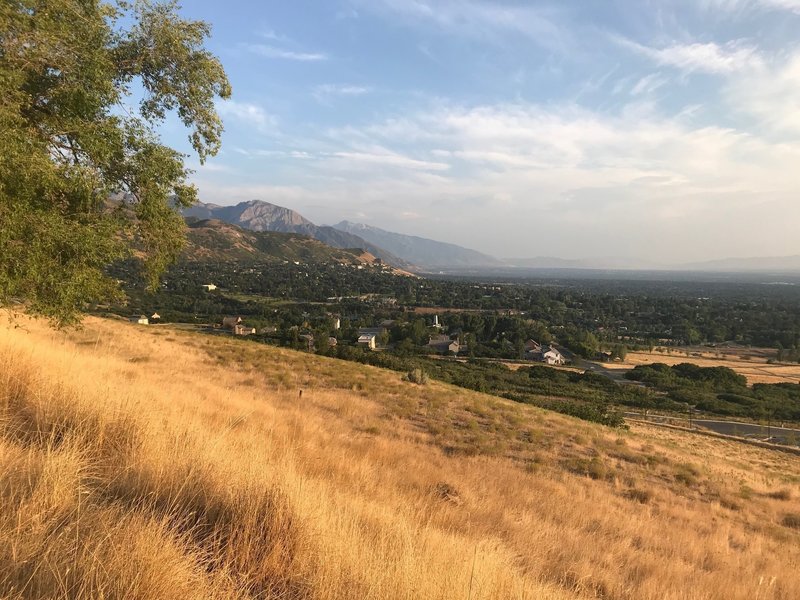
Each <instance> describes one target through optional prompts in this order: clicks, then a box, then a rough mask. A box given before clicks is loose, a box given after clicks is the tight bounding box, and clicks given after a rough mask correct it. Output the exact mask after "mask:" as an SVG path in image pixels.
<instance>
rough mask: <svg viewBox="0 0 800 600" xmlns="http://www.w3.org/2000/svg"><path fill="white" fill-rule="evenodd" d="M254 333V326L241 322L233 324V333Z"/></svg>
mask: <svg viewBox="0 0 800 600" xmlns="http://www.w3.org/2000/svg"><path fill="white" fill-rule="evenodd" d="M255 333H257V332H256V328H255V327H248V326H247V325H242V324H241V323H237V324H236V325H234V326H233V335H254V334H255Z"/></svg>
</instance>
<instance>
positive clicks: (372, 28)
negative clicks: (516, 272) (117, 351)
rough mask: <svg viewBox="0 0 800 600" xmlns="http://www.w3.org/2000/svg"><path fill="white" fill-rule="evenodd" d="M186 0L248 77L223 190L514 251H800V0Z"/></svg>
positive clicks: (697, 255)
mask: <svg viewBox="0 0 800 600" xmlns="http://www.w3.org/2000/svg"><path fill="white" fill-rule="evenodd" d="M183 4H184V6H183V8H182V13H183V14H184V15H185V16H187V17H191V18H196V19H202V20H205V21H207V22H209V23H210V24H211V25H212V28H213V30H212V37H211V39H210V40H209V41H208V47H209V48H210V49H211V50H212V51H213V52H214V53H215V54H216V55H217V56H219V58H220V59H221V60H222V63H223V65H224V66H225V69H226V71H227V73H228V75H229V77H230V80H231V83H232V85H233V97H232V99H231V100H229V101H226V102H220V103H219V104H218V110H219V112H220V114H221V115H222V117H223V120H224V123H225V135H224V137H223V147H222V150H221V152H220V153H219V154H218V156H216V157H215V158H213V159H211V160H209V161H208V162H207V163H206V164H205V165H202V166H201V165H199V164H198V163H197V161H196V159H195V158H190V159H189V161H188V164H189V166H191V167H192V168H194V169H195V173H194V175H193V176H192V180H193V181H194V182H195V183H196V184H197V186H198V187H199V190H200V197H201V200H203V201H205V202H214V203H217V204H224V205H227V204H235V203H237V202H241V201H243V200H251V199H261V200H265V201H268V202H272V203H275V204H279V205H282V206H286V207H288V208H291V209H294V210H297V211H299V212H300V213H301V214H303V215H304V216H305V217H307V218H309V219H311V220H312V221H314V222H315V223H318V224H333V223H336V222H338V221H340V220H343V219H347V220H350V221H355V222H361V223H366V224H369V225H374V226H377V227H381V228H383V229H388V230H391V231H397V232H400V233H406V234H413V235H421V236H424V237H429V238H433V239H437V240H441V241H446V242H452V243H457V244H460V245H463V246H467V247H470V248H474V249H476V250H480V251H482V252H486V253H488V254H491V255H494V256H498V257H506V258H507V257H534V256H558V257H562V258H581V257H598V256H602V257H611V256H613V257H626V258H635V259H640V260H646V261H655V262H661V263H664V262H667V263H675V262H685V261H694V260H707V259H714V258H722V257H729V256H781V255H792V254H800V235H798V231H799V230H800V35H798V32H800V0H604V1H597V0H584V1H577V0H574V1H566V0H562V1H558V2H555V1H554V2H546V1H542V2H539V1H535V0H529V1H526V2H523V1H520V0H494V1H490V0H292V1H291V2H287V1H285V0H228V1H227V2H219V1H218V0H191V1H188V0H184V3H183ZM163 135H164V139H165V140H166V141H167V142H168V143H172V144H174V145H176V146H177V147H179V148H181V149H187V151H188V145H187V143H186V137H185V136H186V132H185V131H182V130H181V129H180V127H179V126H178V125H177V124H175V123H174V122H170V123H167V125H166V127H165V129H164V131H163Z"/></svg>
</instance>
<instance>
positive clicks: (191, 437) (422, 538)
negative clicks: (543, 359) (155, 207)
mask: <svg viewBox="0 0 800 600" xmlns="http://www.w3.org/2000/svg"><path fill="white" fill-rule="evenodd" d="M17 325H18V327H8V326H2V327H0V597H2V598H9V599H11V598H14V599H16V598H100V597H102V598H143V599H144V598H148V599H149V598H163V599H167V600H169V599H178V598H198V599H200V598H323V599H329V598H330V599H332V598H374V599H376V600H377V599H384V598H390V599H393V598H398V599H399V598H409V599H411V598H443V599H444V598H468V599H476V598H520V599H522V598H537V599H539V598H545V599H547V598H551V599H566V598H614V599H623V598H624V599H628V598H630V599H634V598H635V599H653V600H656V599H658V600H661V599H679V598H680V599H683V598H693V599H694V598H697V599H711V598H720V599H722V598H724V599H742V600H744V599H752V598H761V599H786V600H789V599H795V598H798V597H800V573H798V569H797V565H798V563H799V562H800V506H799V505H798V497H799V496H800V487H799V482H800V459H798V457H796V456H794V455H789V454H782V453H777V452H772V451H768V450H763V449H759V448H753V447H749V446H744V445H738V444H735V443H733V442H727V441H722V440H715V439H711V438H706V437H700V436H692V435H690V434H684V433H681V432H677V431H671V430H663V429H656V428H638V427H637V428H634V429H633V430H632V431H631V432H619V431H612V430H610V429H607V428H603V427H601V426H597V425H593V424H590V423H586V422H582V421H577V420H574V419H570V418H568V417H564V416H560V415H557V414H554V413H548V412H545V411H543V410H541V409H537V408H535V407H530V406H525V405H518V404H514V403H511V402H507V401H504V400H500V399H496V398H492V397H489V396H485V395H481V394H478V393H472V392H468V391H465V390H463V389H459V388H453V387H449V386H446V385H443V384H438V383H431V384H429V385H426V386H417V385H414V384H412V383H409V382H405V381H402V380H401V378H400V377H399V376H398V374H397V373H394V372H388V371H383V370H380V369H376V368H371V367H367V366H362V365H358V364H354V363H343V362H339V361H335V360H331V359H325V358H323V357H317V356H313V355H307V354H303V353H297V352H292V351H288V350H281V349H277V348H271V347H265V346H259V345H255V344H247V343H244V342H240V341H238V340H233V339H228V338H221V337H216V336H201V335H199V334H188V333H182V332H180V331H177V330H174V329H169V328H166V327H141V326H134V325H129V324H127V323H118V322H113V321H107V320H106V321H104V320H99V319H89V320H87V322H86V325H85V328H84V329H82V330H80V331H75V332H67V333H58V332H52V331H50V330H48V329H46V328H45V327H44V326H42V325H41V324H39V323H37V322H32V321H27V320H22V321H18V322H17ZM301 390H302V395H301V394H300V391H301Z"/></svg>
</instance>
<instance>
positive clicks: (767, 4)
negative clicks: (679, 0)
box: [703, 0, 800, 14]
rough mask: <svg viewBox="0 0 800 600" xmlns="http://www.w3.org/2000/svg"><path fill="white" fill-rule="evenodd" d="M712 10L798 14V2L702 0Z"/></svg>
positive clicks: (785, 0) (789, 0)
mask: <svg viewBox="0 0 800 600" xmlns="http://www.w3.org/2000/svg"><path fill="white" fill-rule="evenodd" d="M703 4H704V5H705V6H706V7H708V8H711V9H713V10H720V9H722V10H726V11H729V12H740V13H743V12H746V11H749V10H753V9H756V10H759V9H760V10H787V11H790V12H794V13H796V14H800V0H703Z"/></svg>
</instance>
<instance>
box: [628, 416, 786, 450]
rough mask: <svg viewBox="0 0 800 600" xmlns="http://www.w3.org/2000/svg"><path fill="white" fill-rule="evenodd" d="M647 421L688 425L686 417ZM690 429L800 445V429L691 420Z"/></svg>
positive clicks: (653, 417) (654, 417)
mask: <svg viewBox="0 0 800 600" xmlns="http://www.w3.org/2000/svg"><path fill="white" fill-rule="evenodd" d="M625 416H626V417H631V418H635V419H642V418H643V416H642V414H641V413H638V412H626V413H625ZM648 420H652V421H660V422H667V423H672V424H675V425H681V426H683V427H686V426H687V425H688V424H689V423H688V420H687V418H686V417H665V416H661V415H657V416H656V415H650V416H649V417H648ZM692 427H701V428H703V429H708V430H710V431H713V432H715V433H722V434H724V435H734V436H738V437H748V438H755V439H759V440H764V441H767V440H769V441H771V442H773V443H777V444H786V443H789V442H791V441H792V440H794V444H793V445H800V429H791V428H789V427H779V426H775V425H759V424H758V423H743V422H741V421H717V420H714V419H692Z"/></svg>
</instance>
